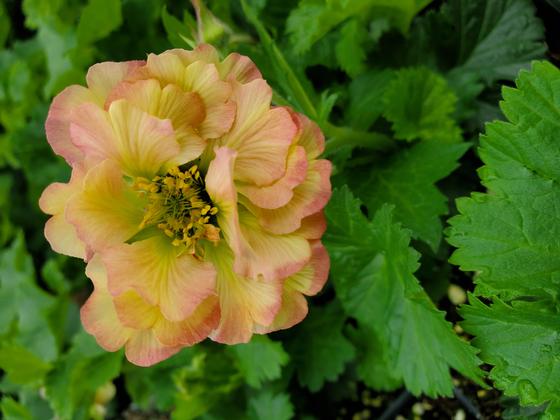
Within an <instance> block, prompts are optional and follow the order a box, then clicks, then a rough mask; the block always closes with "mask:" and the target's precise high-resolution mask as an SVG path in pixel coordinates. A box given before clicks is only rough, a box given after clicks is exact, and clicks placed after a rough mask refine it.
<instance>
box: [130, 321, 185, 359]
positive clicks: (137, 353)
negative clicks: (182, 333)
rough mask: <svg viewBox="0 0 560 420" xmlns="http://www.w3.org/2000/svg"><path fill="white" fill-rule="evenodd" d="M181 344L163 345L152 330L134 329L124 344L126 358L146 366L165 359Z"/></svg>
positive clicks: (175, 351) (179, 348)
mask: <svg viewBox="0 0 560 420" xmlns="http://www.w3.org/2000/svg"><path fill="white" fill-rule="evenodd" d="M182 348H183V346H171V347H170V346H164V345H163V344H162V343H161V342H160V341H159V340H158V339H157V337H156V335H155V332H154V331H153V330H138V331H135V332H134V333H133V334H132V335H131V337H130V339H129V340H128V342H127V343H126V346H125V354H126V358H127V359H128V360H129V361H130V362H131V363H134V364H135V365H138V366H143V367H148V366H152V365H155V364H156V363H158V362H161V361H162V360H165V359H167V358H169V357H171V356H173V355H174V354H175V353H177V352H178V351H179V350H181V349H182Z"/></svg>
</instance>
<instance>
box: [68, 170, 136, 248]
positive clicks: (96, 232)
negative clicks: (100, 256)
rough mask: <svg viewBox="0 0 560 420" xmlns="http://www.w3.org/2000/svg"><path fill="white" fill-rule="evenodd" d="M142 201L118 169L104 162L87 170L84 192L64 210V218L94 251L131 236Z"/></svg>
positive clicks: (74, 196)
mask: <svg viewBox="0 0 560 420" xmlns="http://www.w3.org/2000/svg"><path fill="white" fill-rule="evenodd" d="M143 207H144V206H143V202H142V201H141V199H140V198H139V197H138V195H137V194H136V193H135V192H134V191H132V190H131V189H130V188H129V187H128V186H127V185H126V184H125V182H124V180H123V174H122V172H121V171H120V169H119V167H118V166H117V165H116V164H115V163H114V162H112V161H109V160H106V161H103V162H101V163H100V164H98V165H97V166H95V167H94V168H92V169H90V171H89V172H88V174H87V176H86V177H85V179H84V181H83V189H82V190H81V191H79V192H77V193H76V194H74V195H73V196H72V197H71V198H70V199H69V201H68V204H67V207H66V219H67V220H68V221H69V222H70V223H72V224H73V225H74V226H75V227H76V232H77V234H78V237H79V238H80V239H81V240H82V241H83V242H84V243H85V244H87V245H88V247H89V248H91V249H92V250H93V251H94V252H97V251H100V250H102V249H104V248H106V247H108V246H110V245H112V244H116V243H121V242H124V241H126V240H127V239H129V238H130V237H132V236H133V235H134V234H135V233H136V232H137V231H138V227H139V226H140V223H141V222H142V219H143V212H142V208H143Z"/></svg>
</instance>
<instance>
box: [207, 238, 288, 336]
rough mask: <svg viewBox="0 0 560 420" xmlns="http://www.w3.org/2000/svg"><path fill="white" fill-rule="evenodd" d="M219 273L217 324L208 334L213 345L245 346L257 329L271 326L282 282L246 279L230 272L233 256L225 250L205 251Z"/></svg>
mask: <svg viewBox="0 0 560 420" xmlns="http://www.w3.org/2000/svg"><path fill="white" fill-rule="evenodd" d="M208 255H209V257H210V258H211V259H212V261H213V262H214V264H215V265H216V268H217V270H218V276H217V289H218V296H219V297H220V310H221V317H220V324H219V326H218V328H217V329H216V330H215V331H214V332H213V333H212V334H211V336H210V338H212V340H214V341H218V342H220V343H226V344H237V343H246V342H248V341H249V340H250V339H251V335H252V333H253V331H254V329H255V328H256V325H263V326H267V325H270V323H272V321H273V320H274V317H275V316H276V313H277V312H278V310H279V309H280V305H281V294H282V284H281V281H279V280H276V281H265V280H264V279H262V278H258V279H248V278H244V277H242V276H239V275H237V274H235V273H234V272H233V271H232V270H231V265H232V262H233V255H232V254H231V251H230V250H229V249H227V247H225V246H219V247H218V248H213V249H210V250H208Z"/></svg>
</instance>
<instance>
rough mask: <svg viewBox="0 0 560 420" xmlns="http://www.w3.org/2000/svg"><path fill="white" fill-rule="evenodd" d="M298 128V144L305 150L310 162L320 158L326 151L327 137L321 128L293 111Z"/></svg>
mask: <svg viewBox="0 0 560 420" xmlns="http://www.w3.org/2000/svg"><path fill="white" fill-rule="evenodd" d="M291 114H292V118H293V119H294V122H295V123H296V124H297V126H298V129H299V130H298V136H297V137H298V140H297V143H298V144H299V145H300V146H302V147H303V148H304V149H305V152H306V153H307V158H308V159H309V160H312V159H316V158H318V157H319V156H320V155H321V153H323V151H324V150H325V136H324V135H323V133H322V131H321V129H320V128H319V126H318V125H317V124H316V123H315V122H313V121H311V120H310V119H309V118H307V117H306V116H305V115H303V114H299V113H296V112H294V111H291Z"/></svg>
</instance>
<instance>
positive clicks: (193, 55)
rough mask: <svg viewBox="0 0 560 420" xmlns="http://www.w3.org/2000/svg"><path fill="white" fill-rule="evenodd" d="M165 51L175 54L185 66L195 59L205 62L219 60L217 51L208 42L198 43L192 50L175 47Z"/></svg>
mask: <svg viewBox="0 0 560 420" xmlns="http://www.w3.org/2000/svg"><path fill="white" fill-rule="evenodd" d="M165 53H170V54H175V55H176V56H178V57H179V58H180V59H181V61H182V63H183V65H184V66H185V67H186V66H188V65H189V64H192V63H194V62H195V61H204V62H206V63H217V62H218V61H219V60H220V56H219V55H218V51H217V50H216V49H215V48H214V47H213V46H212V45H209V44H199V45H197V47H196V48H195V49H194V50H192V51H188V50H183V49H181V48H175V49H171V50H167V51H165Z"/></svg>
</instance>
